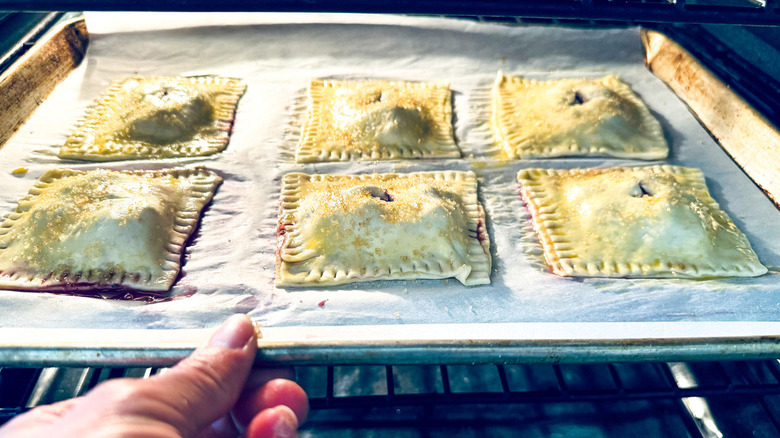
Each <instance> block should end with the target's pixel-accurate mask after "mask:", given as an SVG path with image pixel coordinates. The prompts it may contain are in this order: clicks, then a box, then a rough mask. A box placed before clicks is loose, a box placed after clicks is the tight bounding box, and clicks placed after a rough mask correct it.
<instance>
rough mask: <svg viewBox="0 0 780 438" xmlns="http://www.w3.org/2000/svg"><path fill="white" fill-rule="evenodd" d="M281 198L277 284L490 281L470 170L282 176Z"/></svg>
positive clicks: (487, 245)
mask: <svg viewBox="0 0 780 438" xmlns="http://www.w3.org/2000/svg"><path fill="white" fill-rule="evenodd" d="M281 199H282V200H281V211H280V215H279V240H278V251H277V278H276V283H277V285H278V286H285V287H290V286H298V287H300V286H318V285H321V286H329V285H338V284H343V283H352V282H358V281H371V280H396V279H439V278H448V277H455V278H457V279H458V280H459V281H460V282H461V283H463V284H465V285H479V284H489V283H490V266H491V258H490V239H489V237H488V234H487V230H486V227H485V214H484V211H483V209H482V206H481V205H480V203H479V201H478V199H477V179H476V176H475V175H474V173H472V172H461V171H442V172H418V173H407V174H396V173H390V174H373V175H371V174H369V175H309V174H303V173H289V174H287V175H285V176H284V178H283V180H282V198H281Z"/></svg>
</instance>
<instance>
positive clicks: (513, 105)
mask: <svg viewBox="0 0 780 438" xmlns="http://www.w3.org/2000/svg"><path fill="white" fill-rule="evenodd" d="M491 100H492V107H493V108H492V116H491V121H490V124H491V127H492V129H493V136H494V138H495V141H496V143H497V144H498V146H499V147H500V148H501V149H502V150H503V152H504V153H505V154H506V156H508V157H509V158H521V159H526V158H550V157H564V156H610V157H618V158H635V159H642V160H659V159H663V158H664V157H666V156H667V155H668V153H669V148H668V146H667V144H666V140H665V139H664V135H663V130H662V129H661V124H660V123H659V122H658V120H656V119H655V117H653V115H652V114H651V113H650V110H649V109H648V108H647V106H646V105H645V104H644V102H642V100H641V99H640V98H639V97H638V96H637V95H636V94H635V93H634V92H633V91H632V90H631V88H630V87H629V86H628V85H627V84H626V83H624V82H623V81H621V80H620V79H619V78H618V77H617V76H614V75H609V76H605V77H602V78H598V79H560V80H552V81H536V80H532V79H524V78H521V77H516V76H505V75H504V74H503V73H501V72H499V73H498V77H497V78H496V81H495V83H494V84H493V90H492V99H491Z"/></svg>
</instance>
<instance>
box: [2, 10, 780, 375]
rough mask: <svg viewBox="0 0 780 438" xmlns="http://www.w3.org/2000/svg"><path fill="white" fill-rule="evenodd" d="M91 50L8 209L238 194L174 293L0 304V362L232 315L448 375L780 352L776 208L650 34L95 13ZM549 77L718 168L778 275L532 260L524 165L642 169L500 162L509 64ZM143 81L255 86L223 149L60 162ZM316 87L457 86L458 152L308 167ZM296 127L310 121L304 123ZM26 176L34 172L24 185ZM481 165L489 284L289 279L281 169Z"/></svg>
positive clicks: (722, 189)
mask: <svg viewBox="0 0 780 438" xmlns="http://www.w3.org/2000/svg"><path fill="white" fill-rule="evenodd" d="M86 16H87V27H88V29H89V30H90V34H91V41H90V48H89V50H88V52H87V57H86V59H85V61H84V62H83V63H82V65H81V66H80V67H78V68H77V69H76V70H75V71H74V72H73V73H72V74H71V75H70V77H68V78H67V79H66V80H65V82H64V83H63V84H62V85H61V86H59V87H58V88H57V90H55V92H54V93H53V94H52V95H51V96H50V98H49V99H47V101H46V102H44V103H43V104H42V105H41V107H40V108H39V109H38V111H37V112H36V113H35V114H34V115H33V116H32V118H31V119H30V120H29V121H28V123H27V124H26V125H25V126H24V127H23V128H22V129H21V130H20V131H19V132H18V133H17V134H16V135H15V136H14V137H13V138H12V139H11V141H10V142H9V143H7V144H6V145H5V146H4V147H3V148H2V149H0V184H1V185H2V186H3V187H4V190H3V193H1V194H0V209H2V211H3V212H6V214H7V212H10V211H12V210H13V207H14V206H15V203H16V200H18V199H19V198H20V197H21V196H23V194H24V193H26V191H27V189H28V188H29V187H30V186H31V185H32V183H33V181H34V180H35V179H36V178H37V177H38V176H39V175H41V174H42V173H43V172H45V171H46V170H47V169H49V168H51V167H70V168H78V169H87V168H95V167H109V168H117V169H159V168H166V167H175V166H193V165H205V166H207V167H209V168H211V169H214V170H216V171H217V172H219V173H220V174H221V175H222V176H223V177H224V178H225V183H224V184H223V185H222V186H221V187H220V189H219V191H218V192H217V194H216V196H215V198H214V202H213V203H212V205H211V206H210V207H209V209H208V210H207V211H206V213H205V215H204V217H203V221H202V225H201V228H200V231H199V235H198V236H197V237H196V238H195V239H194V241H193V242H192V245H191V246H190V247H189V248H188V250H187V255H186V259H185V265H184V274H183V276H182V278H180V279H179V281H178V282H177V284H176V285H175V287H174V289H173V291H172V293H171V296H170V299H169V300H163V301H159V302H154V303H148V302H144V301H121V300H103V299H99V298H86V297H74V296H64V295H53V294H35V293H21V292H0V362H2V363H34V362H46V363H57V364H120V363H139V364H141V363H143V364H158V365H161V364H166V363H170V362H173V361H175V360H176V359H177V358H180V357H182V355H184V354H186V353H187V352H188V351H189V350H190V349H191V348H193V347H194V346H195V345H197V344H198V343H199V342H201V341H202V340H203V339H205V336H206V333H207V332H208V330H209V328H212V327H214V326H216V325H217V324H218V323H219V322H220V321H221V320H223V319H224V318H225V317H227V316H228V315H230V314H232V313H236V312H245V313H249V314H250V316H252V318H253V319H255V320H256V321H257V322H258V323H260V325H261V326H262V327H263V328H262V332H263V339H262V340H261V347H262V349H261V352H260V354H259V358H260V360H263V361H282V362H296V363H316V362H329V363H335V362H338V363H380V362H381V363H440V362H448V361H449V362H453V361H455V362H465V363H471V362H492V361H498V362H526V361H556V360H566V361H599V360H672V359H686V358H693V359H704V358H711V357H725V356H728V357H748V356H749V357H759V356H760V357H775V356H778V355H780V342H778V341H780V286H778V282H777V279H778V277H777V269H776V267H777V266H780V245H778V244H777V242H779V241H780V239H778V238H779V237H780V220H778V219H780V212H778V210H777V209H776V207H775V206H774V205H773V204H772V202H771V201H770V200H769V199H768V198H767V197H766V195H765V194H764V193H763V192H762V190H761V189H760V188H758V187H757V186H756V185H755V184H754V183H753V181H751V180H750V178H748V177H747V176H746V175H745V174H744V172H742V170H741V169H740V167H739V166H738V165H736V164H735V163H734V162H733V161H732V160H731V159H730V158H729V156H728V155H727V154H725V153H724V152H723V150H722V149H721V148H720V147H719V146H718V144H717V143H716V142H715V141H714V140H713V139H712V138H711V137H710V134H709V133H708V131H707V130H706V129H704V128H703V127H702V126H701V125H700V124H699V122H698V121H697V120H696V118H695V117H694V116H693V115H692V114H691V113H690V112H689V110H688V108H687V107H686V105H685V104H684V103H683V102H682V101H681V100H680V99H679V98H678V96H676V95H675V93H674V92H672V91H671V90H670V89H669V88H667V86H666V85H665V84H664V82H662V81H661V80H659V79H658V78H656V77H655V76H653V74H652V73H651V72H649V71H648V70H647V69H646V68H645V66H644V56H643V50H642V40H641V38H640V30H639V29H636V28H630V29H599V30H588V29H568V28H560V27H521V26H504V25H497V24H486V23H476V22H471V21H460V20H451V19H441V18H419V17H396V16H370V15H357V16H355V15H308V14H241V15H229V14H209V15H208V16H204V15H200V14H111V13H107V14H103V13H100V14H87V15H86ZM498 70H502V71H504V72H507V73H511V74H521V75H526V76H529V77H534V78H560V77H596V76H599V75H603V74H607V73H617V74H619V75H620V76H621V77H623V79H624V80H626V81H627V82H628V83H629V84H631V86H632V87H633V88H634V89H635V90H636V91H637V92H638V93H639V94H640V96H641V97H642V98H643V99H644V100H645V101H646V102H647V103H648V105H649V107H650V108H651V110H652V111H653V112H654V114H655V115H656V116H658V117H659V119H660V120H661V123H662V125H663V127H664V131H665V133H666V135H667V139H668V140H669V143H670V145H671V150H672V152H671V155H670V157H669V159H668V160H666V162H669V163H673V164H681V165H688V166H695V167H699V168H702V169H703V171H704V173H705V175H706V176H707V183H708V186H709V188H710V190H711V192H712V194H713V197H714V198H715V199H716V200H718V202H719V203H720V204H721V206H722V207H723V208H724V209H725V210H726V211H727V212H728V213H729V214H730V215H731V217H732V219H733V220H734V221H735V223H737V225H738V226H740V228H742V230H743V231H745V233H746V234H747V236H748V238H749V239H750V241H751V243H752V244H753V246H754V248H755V250H756V252H757V254H758V256H759V258H760V259H761V260H762V262H763V263H764V264H765V265H767V266H769V267H770V269H771V272H770V274H768V275H765V276H763V277H759V278H755V279H721V280H707V281H691V280H673V279H672V280H621V279H617V280H615V279H612V280H610V279H587V280H573V279H562V278H559V277H556V276H554V275H552V274H550V273H549V272H547V271H546V270H545V269H544V268H543V267H542V266H540V264H539V259H538V256H536V255H534V253H535V250H534V245H535V242H534V241H533V237H532V235H529V233H528V230H529V228H528V226H529V225H528V223H527V214H526V213H525V212H524V209H523V205H522V202H521V201H520V199H519V197H518V196H517V184H516V182H515V180H514V177H515V174H516V173H517V171H518V170H519V169H521V168H524V167H548V166H549V167H556V168H570V167H597V166H610V165H640V164H643V162H637V161H630V160H614V159H559V160H528V161H509V162H507V161H501V160H497V159H495V158H494V156H493V155H491V153H490V151H491V148H492V144H491V141H490V135H489V131H488V130H487V124H486V122H487V115H488V113H487V111H489V102H488V101H487V93H488V89H489V86H490V83H491V81H492V80H493V78H494V77H495V74H496V71H498ZM131 74H143V75H146V74H148V75H152V74H171V75H173V74H176V75H179V74H219V75H225V76H231V77H241V78H243V79H244V80H246V81H247V83H248V85H249V86H248V89H247V93H246V94H245V96H244V97H243V98H242V100H241V101H240V103H239V108H238V113H237V116H236V122H235V126H234V132H233V137H232V139H231V142H230V144H229V145H228V148H227V149H226V151H225V152H224V153H221V154H218V155H215V156H212V157H205V158H199V159H187V160H163V161H159V162H154V163H149V162H143V161H134V162H122V163H109V164H84V163H78V162H64V161H62V160H59V159H58V158H57V157H56V152H57V148H58V146H59V145H60V144H62V142H63V141H64V140H65V138H66V137H67V135H68V134H69V133H70V131H71V130H72V129H73V127H74V126H75V124H76V123H77V121H78V120H79V119H80V118H81V117H82V115H83V111H84V109H85V108H86V107H87V106H88V105H89V103H90V102H91V100H92V99H94V98H95V97H97V96H98V95H99V94H100V93H102V91H103V90H104V88H105V87H106V86H107V85H108V83H109V82H110V81H111V80H113V79H116V78H119V77H124V76H127V75H131ZM315 77H341V78H390V79H403V80H437V81H438V80H448V81H450V83H451V87H452V90H453V94H454V98H453V103H454V111H455V122H454V123H455V125H454V126H455V132H456V138H457V141H458V143H459V145H460V146H461V149H462V151H463V152H464V158H463V159H460V160H425V161H410V162H401V161H393V162H359V163H323V164H311V165H296V164H294V163H293V162H292V161H291V156H292V154H291V152H292V151H291V150H290V148H291V144H290V141H289V133H290V132H291V128H290V126H291V123H294V121H295V120H296V117H297V115H296V112H297V111H300V105H299V104H300V102H301V96H302V93H303V92H304V90H305V87H306V86H307V84H308V80H309V79H311V78H315ZM292 132H294V129H293V130H292ZM18 167H26V168H28V169H29V171H28V172H27V173H26V174H25V175H24V176H19V175H12V174H11V171H12V170H13V169H16V168H18ZM438 169H462V170H468V169H470V170H473V171H475V172H476V173H477V175H478V177H479V179H480V197H481V200H482V202H483V204H484V206H485V209H486V211H487V215H488V230H489V232H490V234H491V240H492V242H491V243H492V245H491V253H492V255H493V261H494V266H495V267H494V270H493V275H492V281H493V283H492V284H491V285H490V286H480V287H471V288H468V287H464V286H462V285H460V284H459V283H458V282H457V281H456V280H449V281H440V280H436V281H433V280H430V281H407V282H373V283H362V284H355V285H348V286H343V287H336V288H312V289H304V290H297V289H296V290H285V289H279V288H276V287H274V286H273V276H274V251H275V239H276V235H275V233H276V213H277V211H278V190H279V180H280V177H281V175H283V174H284V173H286V172H290V171H303V172H309V173H315V172H318V173H334V174H335V173H358V172H359V173H363V172H405V171H419V170H438Z"/></svg>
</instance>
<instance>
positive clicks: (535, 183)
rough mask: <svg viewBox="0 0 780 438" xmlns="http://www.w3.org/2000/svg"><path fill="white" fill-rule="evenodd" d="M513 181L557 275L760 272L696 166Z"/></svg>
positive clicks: (529, 174)
mask: <svg viewBox="0 0 780 438" xmlns="http://www.w3.org/2000/svg"><path fill="white" fill-rule="evenodd" d="M518 180H519V182H520V184H521V193H522V196H523V198H524V200H525V201H526V204H527V205H528V208H529V210H530V211H531V215H532V220H533V225H534V229H535V230H536V233H537V235H538V236H539V240H540V241H541V244H542V247H543V248H544V255H545V258H546V259H547V262H548V264H549V265H550V267H551V269H552V271H553V272H554V273H555V274H557V275H561V276H572V277H647V278H669V277H680V278H709V277H753V276H758V275H762V274H765V273H766V272H767V268H766V267H764V266H763V265H762V264H761V262H760V261H759V260H758V257H757V255H756V253H755V252H754V251H753V249H752V248H751V246H750V242H748V239H747V237H746V236H745V235H744V234H743V233H742V232H741V231H740V230H739V229H738V228H737V226H736V225H734V223H733V222H732V221H731V219H730V218H729V217H728V215H727V214H726V212H724V211H723V210H721V209H720V207H719V206H718V204H717V202H715V200H714V199H712V197H711V196H710V194H709V191H708V190H707V186H706V182H705V179H704V175H703V174H702V172H701V171H700V170H698V169H694V168H688V167H680V166H672V165H657V166H645V167H614V168H598V169H570V170H556V169H526V170H521V171H520V172H519V173H518Z"/></svg>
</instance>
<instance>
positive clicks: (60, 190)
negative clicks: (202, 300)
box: [0, 168, 222, 292]
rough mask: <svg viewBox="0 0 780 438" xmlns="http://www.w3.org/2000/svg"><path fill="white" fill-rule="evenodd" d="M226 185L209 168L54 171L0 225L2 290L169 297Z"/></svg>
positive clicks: (42, 178)
mask: <svg viewBox="0 0 780 438" xmlns="http://www.w3.org/2000/svg"><path fill="white" fill-rule="evenodd" d="M221 181H222V178H220V177H219V176H218V175H217V174H215V173H214V172H212V171H209V170H206V169H205V168H192V169H180V170H175V169H174V170H162V171H148V172H144V171H137V172H132V171H122V172H118V171H112V170H102V169H98V170H92V171H89V172H82V171H77V170H61V169H54V170H50V171H48V172H46V173H45V174H44V175H43V176H41V178H40V179H39V180H38V181H37V182H36V184H35V186H33V188H32V189H31V190H30V192H29V194H28V195H27V196H25V197H24V198H22V199H21V200H20V201H19V205H18V207H17V209H16V211H15V212H14V213H12V214H11V215H10V216H9V217H8V218H6V219H5V221H4V222H3V223H2V224H0V288H2V289H15V290H46V291H73V290H79V291H82V290H86V291H102V290H122V289H129V290H138V291H147V292H165V291H167V290H168V289H170V287H171V286H172V285H173V282H174V281H175V280H176V277H177V276H178V274H179V270H180V267H181V256H182V252H183V250H184V245H185V243H186V241H187V239H188V238H189V236H190V235H191V234H192V232H193V231H194V230H195V227H196V226H197V224H198V221H199V219H200V214H201V211H202V209H203V208H204V207H205V205H206V204H207V203H208V202H209V201H210V200H211V198H212V196H213V194H214V191H215V190H216V188H217V186H218V185H219V184H220V182H221Z"/></svg>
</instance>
